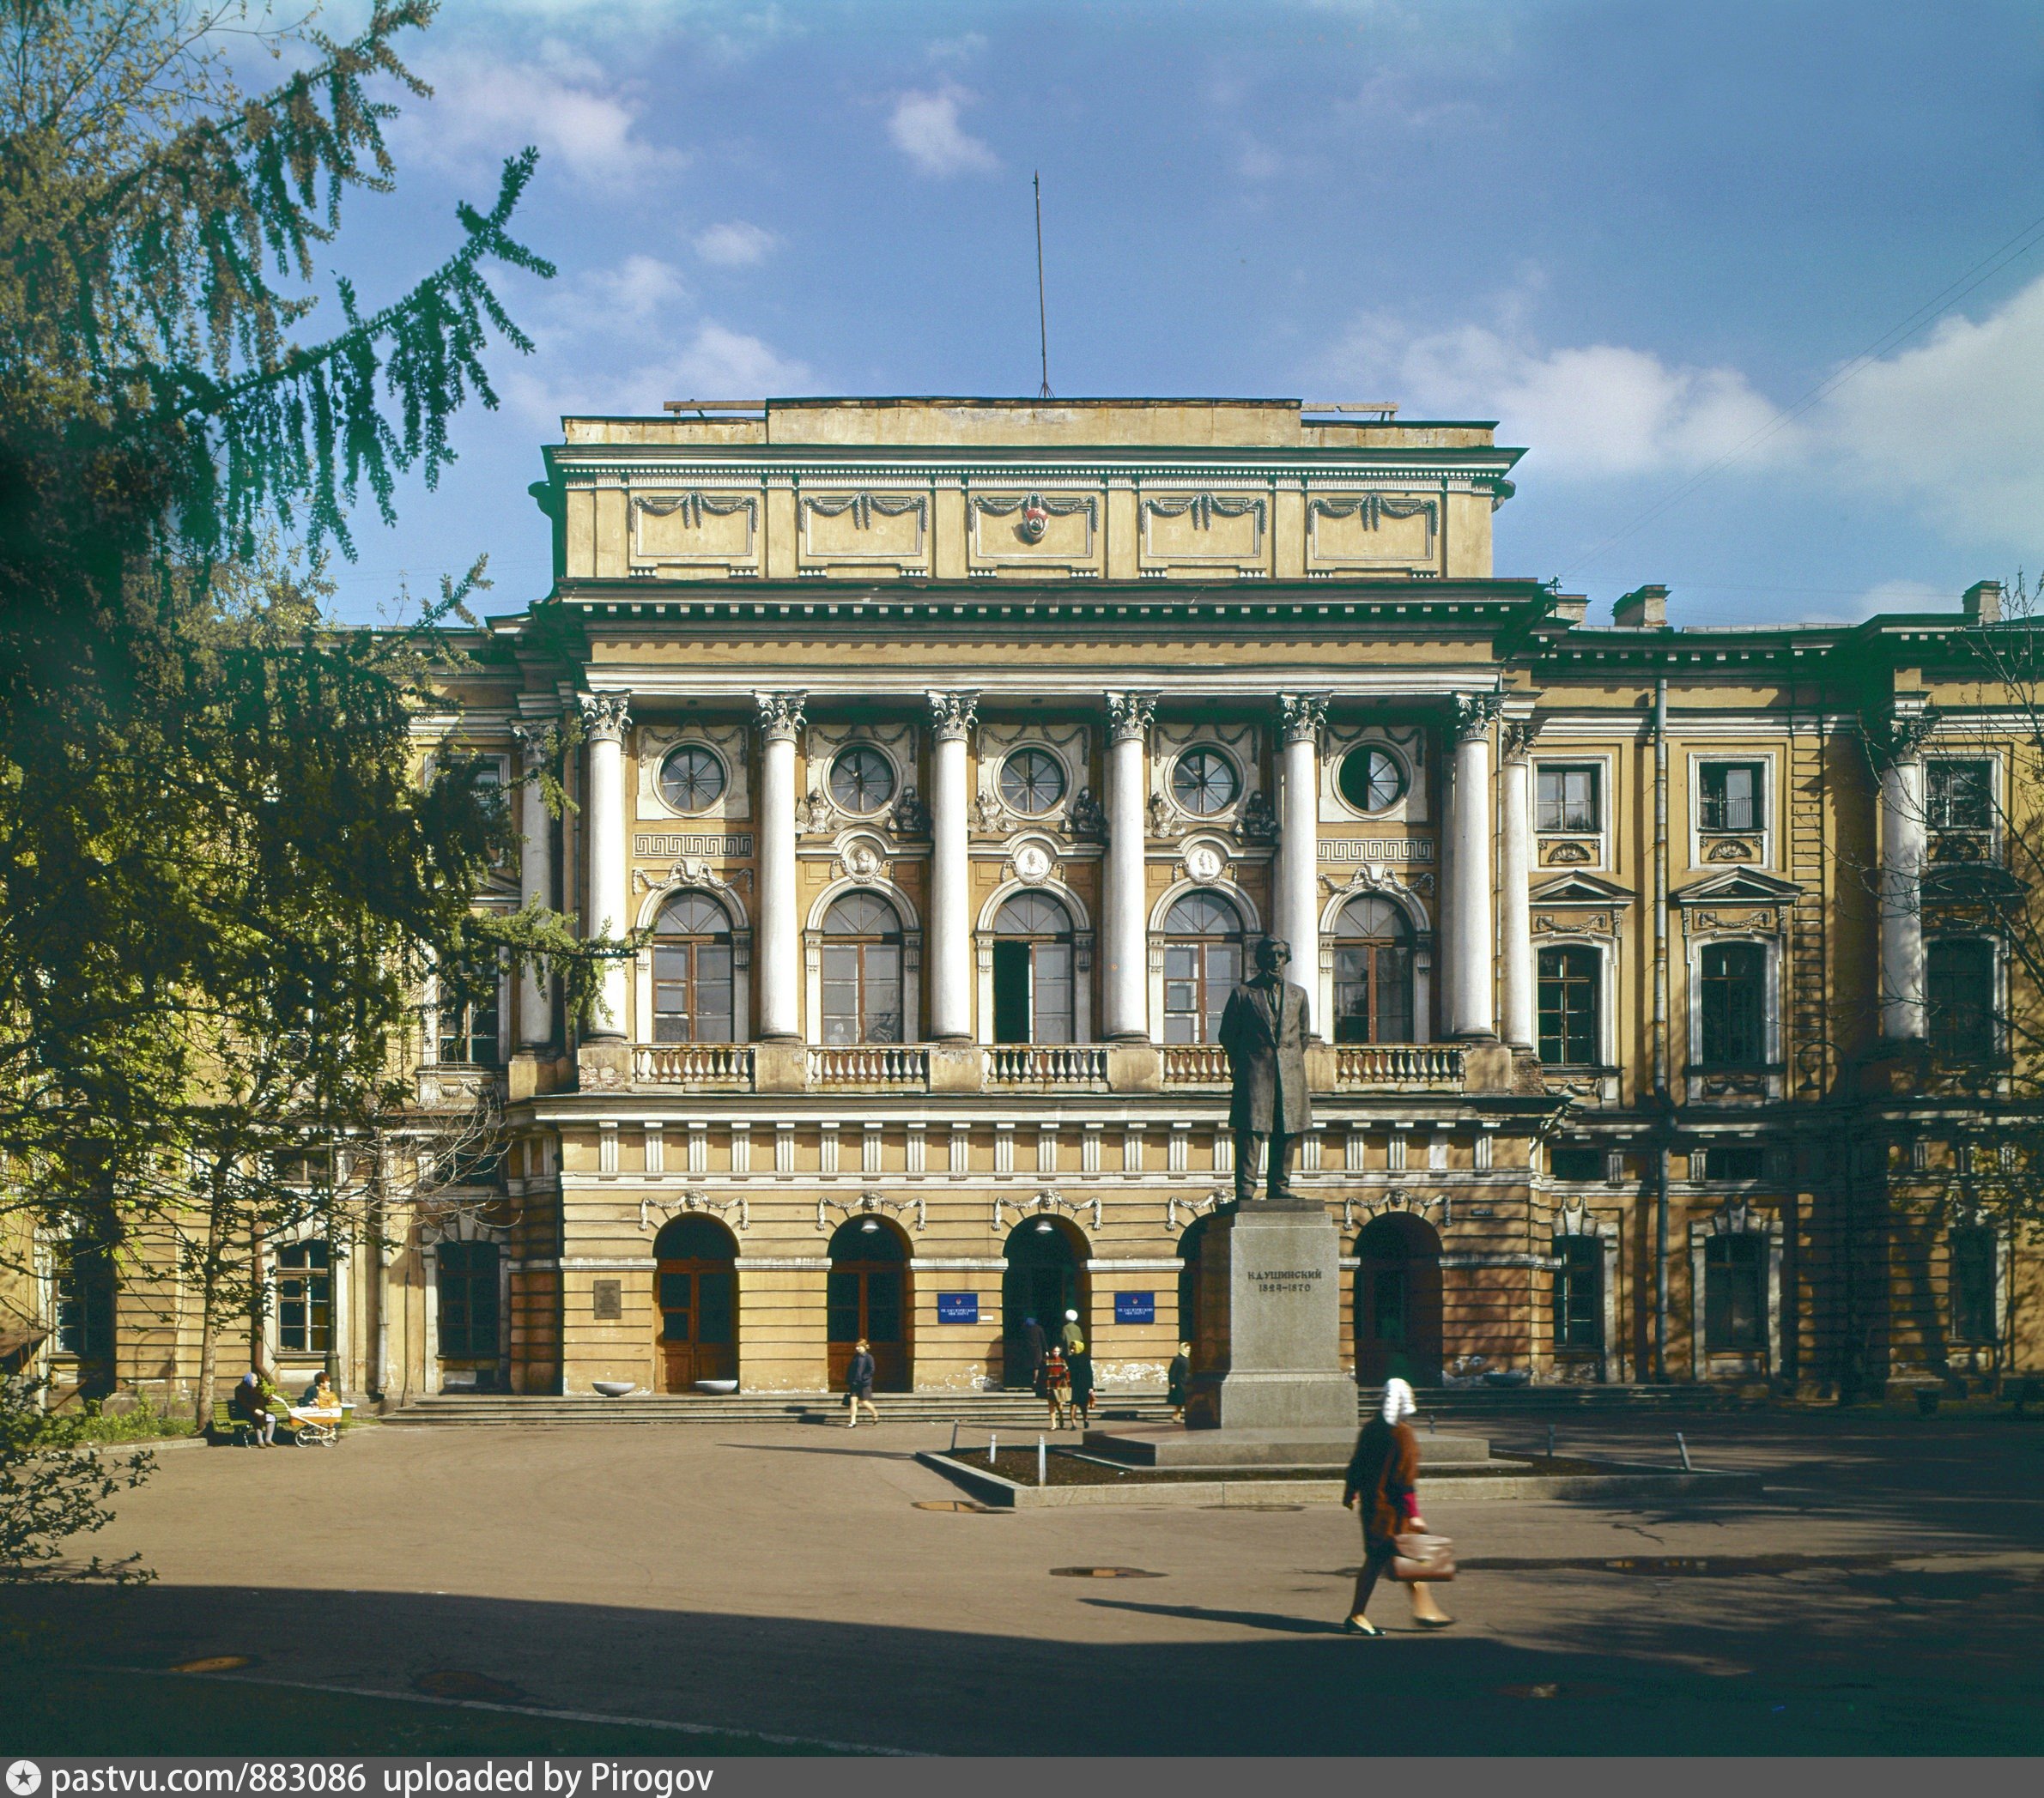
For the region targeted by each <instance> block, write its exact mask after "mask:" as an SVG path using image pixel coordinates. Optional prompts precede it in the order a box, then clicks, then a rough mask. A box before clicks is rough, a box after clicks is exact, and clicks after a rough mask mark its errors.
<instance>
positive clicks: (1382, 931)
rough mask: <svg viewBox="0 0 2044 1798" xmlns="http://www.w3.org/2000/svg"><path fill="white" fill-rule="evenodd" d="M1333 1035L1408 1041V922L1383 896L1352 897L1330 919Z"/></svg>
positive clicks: (1349, 1039) (1345, 1040)
mask: <svg viewBox="0 0 2044 1798" xmlns="http://www.w3.org/2000/svg"><path fill="white" fill-rule="evenodd" d="M1334 1040H1335V1041H1336V1042H1337V1043H1410V1041H1411V1040H1412V926H1411V925H1410V923H1407V922H1406V920H1405V914H1404V912H1403V911H1399V910H1398V907H1397V906H1396V905H1392V902H1391V901H1390V900H1389V899H1350V901H1349V903H1348V904H1347V905H1343V907H1342V909H1341V913H1340V915H1339V916H1338V917H1337V918H1336V919H1335V921H1334Z"/></svg>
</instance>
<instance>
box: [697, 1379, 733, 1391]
mask: <svg viewBox="0 0 2044 1798" xmlns="http://www.w3.org/2000/svg"><path fill="white" fill-rule="evenodd" d="M695 1389H696V1390H697V1391H698V1392H736V1391H737V1389H738V1383H737V1381H736V1380H698V1381H697V1382H696V1383H695Z"/></svg>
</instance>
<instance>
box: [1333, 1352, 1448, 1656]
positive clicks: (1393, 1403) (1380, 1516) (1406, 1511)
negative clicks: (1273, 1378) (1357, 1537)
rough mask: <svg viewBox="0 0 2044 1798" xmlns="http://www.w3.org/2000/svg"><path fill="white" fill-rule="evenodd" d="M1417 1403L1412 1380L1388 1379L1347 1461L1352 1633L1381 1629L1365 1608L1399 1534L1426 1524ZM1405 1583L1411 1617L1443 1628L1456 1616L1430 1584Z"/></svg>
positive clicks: (1375, 1632)
mask: <svg viewBox="0 0 2044 1798" xmlns="http://www.w3.org/2000/svg"><path fill="white" fill-rule="evenodd" d="M1418 1408H1419V1407H1418V1405H1417V1403H1416V1402H1415V1401H1414V1399H1413V1396H1412V1388H1411V1387H1410V1386H1409V1385H1407V1384H1406V1383H1405V1382H1404V1380H1399V1379H1392V1380H1386V1382H1385V1383H1384V1408H1383V1409H1382V1410H1381V1411H1380V1413H1379V1414H1377V1415H1376V1416H1375V1417H1373V1418H1372V1419H1371V1420H1369V1422H1368V1423H1367V1424H1365V1425H1364V1426H1363V1427H1362V1435H1360V1436H1358V1437H1357V1438H1356V1453H1355V1454H1354V1456H1351V1457H1350V1462H1349V1478H1348V1482H1347V1484H1346V1485H1345V1486H1343V1491H1342V1503H1343V1504H1344V1505H1353V1506H1355V1507H1356V1510H1357V1512H1358V1513H1359V1515H1360V1516H1361V1517H1362V1566H1361V1567H1360V1568H1358V1569H1357V1570H1356V1596H1355V1599H1354V1601H1352V1602H1351V1603H1350V1606H1349V1617H1348V1621H1347V1622H1345V1623H1344V1624H1343V1625H1342V1628H1343V1630H1344V1631H1346V1632H1348V1633H1349V1634H1350V1635H1351V1636H1380V1635H1382V1634H1383V1633H1384V1632H1383V1631H1381V1630H1380V1629H1379V1628H1378V1627H1377V1625H1375V1624H1374V1623H1372V1622H1371V1621H1370V1620H1369V1619H1368V1617H1366V1616H1365V1615H1364V1614H1363V1612H1364V1610H1365V1608H1366V1607H1368V1604H1369V1601H1370V1593H1371V1592H1372V1591H1373V1590H1374V1588H1375V1586H1376V1583H1377V1581H1378V1578H1379V1577H1380V1575H1381V1574H1382V1573H1383V1572H1384V1571H1385V1570H1386V1568H1387V1567H1389V1566H1390V1565H1391V1564H1392V1559H1394V1558H1395V1557H1396V1556H1397V1554H1398V1538H1399V1536H1401V1535H1406V1534H1408V1533H1410V1534H1412V1535H1421V1534H1423V1533H1424V1531H1425V1529H1426V1527H1427V1525H1426V1523H1425V1520H1424V1519H1423V1518H1422V1517H1421V1516H1420V1514H1419V1492H1418V1490H1417V1485H1416V1482H1417V1480H1418V1478H1419V1438H1418V1437H1417V1436H1416V1435H1414V1434H1413V1432H1412V1426H1411V1425H1410V1424H1409V1423H1407V1422H1406V1421H1405V1420H1406V1419H1407V1418H1409V1417H1410V1416H1411V1415H1412V1414H1413V1413H1414V1412H1416V1410H1418ZM1406 1589H1407V1590H1408V1591H1409V1592H1410V1594H1411V1595H1412V1620H1413V1622H1414V1623H1415V1624H1416V1625H1418V1626H1419V1627H1420V1628H1421V1629H1422V1630H1445V1629H1446V1628H1447V1626H1448V1625H1450V1624H1451V1623H1453V1621H1454V1620H1455V1619H1453V1618H1452V1617H1450V1616H1449V1615H1448V1614H1447V1613H1446V1612H1445V1611H1443V1610H1442V1609H1441V1606H1440V1604H1439V1603H1438V1602H1437V1601H1435V1599H1434V1592H1433V1589H1432V1588H1431V1587H1430V1586H1429V1585H1427V1584H1425V1583H1422V1582H1421V1581H1418V1580H1414V1581H1410V1582H1409V1583H1408V1584H1407V1587H1406Z"/></svg>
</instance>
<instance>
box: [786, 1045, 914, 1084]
mask: <svg viewBox="0 0 2044 1798" xmlns="http://www.w3.org/2000/svg"><path fill="white" fill-rule="evenodd" d="M809 1078H810V1085H811V1086H812V1087H927V1086H928V1085H929V1081H930V1056H929V1052H928V1051H927V1050H925V1049H924V1048H923V1047H922V1046H921V1045H920V1044H862V1045H860V1046H858V1047H856V1048H846V1049H812V1050H810V1052H809Z"/></svg>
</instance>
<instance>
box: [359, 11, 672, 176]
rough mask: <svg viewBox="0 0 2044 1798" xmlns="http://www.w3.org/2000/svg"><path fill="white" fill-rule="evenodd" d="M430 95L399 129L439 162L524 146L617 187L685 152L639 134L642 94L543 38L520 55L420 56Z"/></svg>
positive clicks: (666, 169) (464, 161)
mask: <svg viewBox="0 0 2044 1798" xmlns="http://www.w3.org/2000/svg"><path fill="white" fill-rule="evenodd" d="M420 73H421V74H422V75H423V76H425V77H426V79H427V80H428V81H429V82H431V83H432V84H433V88H434V98H433V100H431V101H430V102H428V103H427V104H424V105H421V106H410V107H408V108H407V110H406V111H405V112H403V114H402V115H401V117H400V119H399V122H398V126H397V133H398V135H400V136H402V137H403V139H404V141H405V144H406V147H407V148H408V149H409V150H410V151H412V152H413V153H415V154H417V155H419V156H421V157H422V158H424V159H426V160H432V161H436V162H439V163H440V164H442V165H443V166H449V165H452V166H467V165H470V164H474V163H477V162H488V161H494V160H496V159H497V158H500V157H502V156H506V155H510V154H513V153H514V152H515V151H517V150H519V149H520V148H524V146H525V145H526V144H528V143H533V144H537V145H538V146H539V149H540V154H541V156H542V157H543V159H544V160H549V161H551V160H558V161H559V162H560V163H561V164H563V165H564V166H566V167H567V171H568V173H570V174H572V175H573V176H575V177H577V178H578V179H581V180H584V181H593V182H600V183H603V184H606V185H619V184H625V183H630V182H634V181H638V180H641V179H645V178H646V177H647V176H649V175H655V174H664V173H673V172H675V171H676V170H679V169H681V168H682V167H683V166H686V164H687V161H688V158H687V157H686V156H684V155H683V154H681V153H680V152H679V151H677V150H674V149H671V148H667V147H665V146H664V145H660V144H656V143H650V142H647V141H646V138H644V137H643V136H640V130H639V124H640V112H641V105H640V101H639V100H638V99H637V98H636V97H635V96H634V95H633V94H630V93H629V92H628V90H626V89H624V88H620V87H619V86H617V85H616V84H615V83H612V82H610V81H609V80H608V78H607V77H606V76H605V74H604V72H603V69H602V68H601V67H600V66H599V65H598V64H595V63H592V62H591V61H589V60H588V59H587V58H584V57H580V56H578V55H577V54H575V53H574V52H573V51H570V50H568V49H567V48H566V47H565V46H563V45H560V44H558V43H555V42H551V41H549V42H548V43H546V44H543V45H541V46H540V47H539V49H538V50H537V51H536V52H535V53H534V54H533V55H532V56H531V57H529V58H520V59H519V60H517V61H511V60H506V59H500V58H496V57H494V56H486V55H482V54H477V53H474V52H467V51H464V52H459V53H456V54H453V55H450V56H446V57H443V58H435V59H433V60H431V61H427V60H425V59H422V63H421V67H420Z"/></svg>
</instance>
